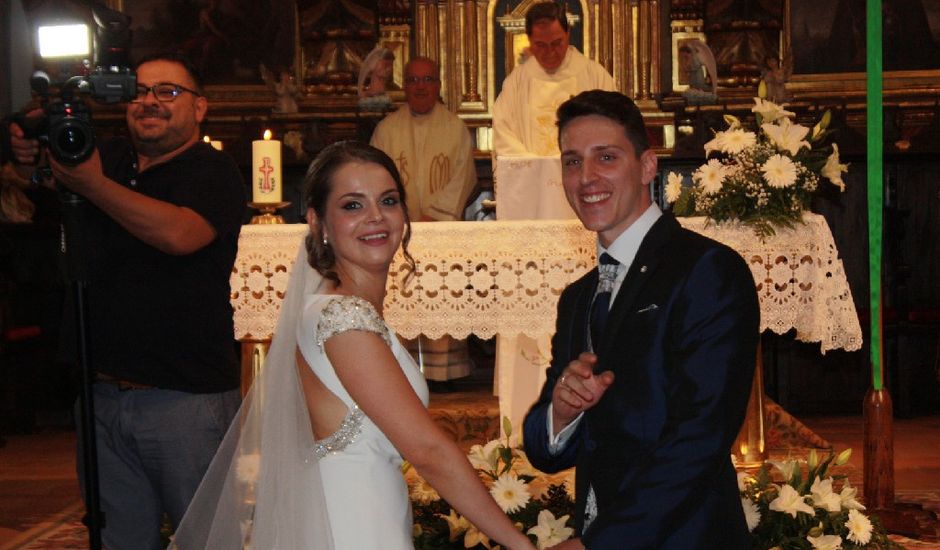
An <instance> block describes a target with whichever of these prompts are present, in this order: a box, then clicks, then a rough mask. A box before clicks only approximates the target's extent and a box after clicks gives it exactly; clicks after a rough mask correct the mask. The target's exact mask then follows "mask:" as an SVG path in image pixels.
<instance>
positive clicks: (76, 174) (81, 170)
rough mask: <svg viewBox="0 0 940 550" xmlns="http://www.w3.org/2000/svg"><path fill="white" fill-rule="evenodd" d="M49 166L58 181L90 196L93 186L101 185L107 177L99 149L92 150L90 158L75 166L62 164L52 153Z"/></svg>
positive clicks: (70, 188)
mask: <svg viewBox="0 0 940 550" xmlns="http://www.w3.org/2000/svg"><path fill="white" fill-rule="evenodd" d="M49 166H51V167H52V175H53V176H54V177H55V179H56V181H58V182H59V183H61V184H62V185H64V186H65V187H67V188H68V189H69V190H70V191H73V192H75V193H78V194H79V195H85V196H88V195H89V194H90V193H89V191H91V190H92V188H93V187H95V186H98V185H101V184H102V182H103V180H104V179H106V178H105V175H104V171H103V170H102V168H101V156H100V155H99V154H98V150H97V149H95V150H94V151H92V153H91V156H90V157H88V160H86V161H85V162H83V163H81V164H77V165H74V166H71V165H68V164H62V163H61V162H59V161H57V160H56V159H55V158H54V157H53V156H52V155H50V156H49Z"/></svg>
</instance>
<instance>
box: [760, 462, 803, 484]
mask: <svg viewBox="0 0 940 550" xmlns="http://www.w3.org/2000/svg"><path fill="white" fill-rule="evenodd" d="M767 462H769V463H770V464H771V465H772V466H773V467H774V468H776V469H777V470H778V471H779V472H780V475H782V476H783V480H784V481H790V479H792V478H793V474H794V473H796V471H797V470H799V469H800V461H799V460H785V461H783V462H780V461H777V460H768V461H767Z"/></svg>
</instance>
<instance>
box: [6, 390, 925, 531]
mask: <svg viewBox="0 0 940 550" xmlns="http://www.w3.org/2000/svg"><path fill="white" fill-rule="evenodd" d="M467 402H476V403H480V402H482V403H484V404H488V405H489V404H495V398H493V397H492V395H489V393H488V392H487V391H482V390H478V391H476V392H474V394H466V393H462V392H458V393H455V394H432V407H434V406H439V407H460V406H461V403H467ZM800 420H801V421H803V422H804V423H805V424H806V425H807V426H809V427H810V428H811V429H813V430H814V431H815V432H816V433H817V434H819V435H820V436H822V437H823V438H825V439H827V440H828V441H830V442H831V443H832V444H833V446H834V447H835V449H836V450H837V451H841V450H842V449H845V448H848V447H851V448H852V449H853V456H852V458H851V461H850V465H851V467H852V470H851V473H850V479H851V480H852V481H853V484H859V485H860V484H861V479H862V468H863V464H864V457H863V445H862V444H863V438H864V427H863V421H862V418H861V417H860V416H838V417H806V418H800ZM74 449H75V434H74V433H73V432H72V431H70V430H66V429H61V428H60V429H49V428H47V429H45V430H44V431H42V432H41V433H36V434H31V435H8V436H5V445H4V446H3V447H2V448H0V547H2V546H3V544H4V542H6V541H9V540H12V539H14V538H16V537H17V536H19V535H21V534H22V533H23V532H24V531H26V530H28V529H31V528H33V527H35V526H36V525H37V523H39V522H42V521H43V518H46V517H48V516H50V515H52V514H55V513H56V512H59V511H61V510H63V509H65V508H67V507H69V506H74V505H76V504H77V502H78V501H79V499H80V494H79V490H78V483H77V481H76V477H75V454H74ZM894 449H895V452H894V471H895V482H896V493H897V495H898V499H899V500H904V499H908V500H910V499H911V498H920V497H921V496H923V495H924V494H933V495H935V496H940V415H937V416H926V417H920V418H914V419H898V420H895V422H894ZM776 453H779V451H775V454H776Z"/></svg>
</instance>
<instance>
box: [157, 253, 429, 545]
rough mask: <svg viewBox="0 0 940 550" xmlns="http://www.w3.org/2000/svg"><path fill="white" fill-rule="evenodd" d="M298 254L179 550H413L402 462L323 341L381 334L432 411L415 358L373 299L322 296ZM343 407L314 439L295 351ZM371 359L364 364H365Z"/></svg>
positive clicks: (319, 281)
mask: <svg viewBox="0 0 940 550" xmlns="http://www.w3.org/2000/svg"><path fill="white" fill-rule="evenodd" d="M306 258H307V254H306V250H305V248H304V246H303V245H301V246H300V247H299V249H298V251H297V258H296V260H295V261H294V268H293V269H292V271H291V276H290V281H289V282H288V286H287V292H286V295H285V296H284V300H283V302H282V304H281V313H280V316H279V319H278V326H277V330H275V333H274V338H273V340H272V342H271V347H270V349H269V350H268V355H267V358H265V360H264V367H263V368H262V369H261V372H260V374H259V375H258V376H257V377H256V378H255V380H254V383H253V384H252V386H251V390H250V391H249V392H248V395H247V396H246V397H245V400H244V402H243V403H242V407H241V409H240V410H239V415H238V417H237V418H236V420H235V421H234V422H232V426H231V427H230V428H229V431H228V433H227V434H226V436H225V439H224V440H223V442H222V444H221V445H220V446H219V451H218V452H217V453H216V456H215V458H214V459H213V461H212V464H211V465H210V466H209V470H208V472H206V475H205V477H204V478H203V480H202V484H201V485H200V486H199V490H198V491H197V492H196V495H195V496H194V497H193V500H192V502H191V503H190V506H189V509H188V510H187V511H186V515H185V517H184V518H183V520H182V522H181V523H180V526H179V528H178V529H177V531H176V533H175V535H174V537H173V541H172V542H171V544H170V549H172V550H220V549H224V550H228V549H232V550H237V549H243V550H372V549H378V548H382V549H390V550H405V549H408V550H411V549H413V544H412V521H411V507H410V504H409V500H408V490H407V485H406V484H405V481H404V477H403V476H402V474H401V470H400V466H401V463H402V458H401V455H400V454H399V453H398V451H397V450H396V449H395V447H394V446H393V445H392V443H391V442H390V441H389V440H388V438H387V437H385V435H384V434H383V433H382V432H381V431H379V429H378V427H377V426H376V425H375V423H374V422H373V421H372V420H371V419H370V418H368V417H367V416H365V414H363V413H362V411H360V410H359V408H358V407H357V406H356V403H355V402H354V401H353V399H352V398H351V397H350V396H349V393H348V392H347V391H346V389H345V388H344V387H343V386H342V384H341V383H340V382H339V379H338V378H337V377H336V373H335V372H334V371H333V367H332V365H331V364H330V362H329V360H328V359H327V357H326V354H325V353H324V351H323V346H322V343H323V342H325V341H326V340H327V339H329V338H330V337H331V336H334V335H336V334H339V333H341V332H344V331H348V330H367V331H370V332H375V333H378V334H380V335H381V336H382V337H383V338H384V339H385V341H386V342H387V343H388V344H389V346H390V348H391V350H392V352H393V354H394V356H395V358H396V359H397V360H398V364H399V367H400V368H401V369H402V372H403V373H404V374H405V376H406V377H407V378H408V381H409V382H410V384H411V386H412V388H413V389H414V391H415V393H416V394H417V395H418V397H419V398H420V399H421V401H422V402H423V403H424V404H425V406H427V402H428V388H427V384H426V383H425V381H424V377H423V376H422V374H421V372H420V371H419V370H418V367H417V366H416V365H415V363H414V361H413V360H412V359H411V356H410V355H409V354H408V352H407V351H406V350H405V349H404V348H403V347H402V345H401V344H400V343H399V341H398V339H397V338H395V336H394V335H393V334H392V332H391V330H389V328H388V326H387V325H386V324H385V322H384V321H383V320H382V319H381V318H380V317H379V315H378V314H377V313H376V312H375V310H374V309H373V308H372V306H371V305H370V304H369V303H368V302H367V301H365V300H363V299H361V298H357V297H353V296H336V295H328V294H320V292H322V290H323V288H322V286H323V278H322V277H321V276H320V275H319V274H318V273H317V272H316V271H315V270H313V269H312V268H311V267H310V266H309V265H308V264H307V261H306ZM298 348H299V349H300V350H301V353H302V354H303V356H304V359H305V360H306V362H307V364H308V365H310V368H311V369H312V370H313V372H314V374H316V376H317V377H318V378H319V379H320V381H321V382H322V383H323V384H324V385H325V386H326V387H327V388H329V389H330V391H332V392H333V393H334V394H335V395H337V396H338V397H339V398H340V399H342V400H343V402H344V403H346V406H347V407H348V408H349V411H350V414H348V415H347V417H346V419H345V421H344V422H343V425H342V427H341V428H340V429H339V430H337V431H336V432H335V433H334V434H332V435H330V436H329V437H326V438H324V439H322V440H315V439H314V436H313V429H312V428H311V425H310V415H309V410H308V408H307V405H306V401H305V398H304V394H303V391H302V388H301V382H300V379H299V377H298V370H297V369H298V363H297V359H296V357H297V353H296V352H297V350H298ZM363 360H364V361H368V360H369V358H368V357H363Z"/></svg>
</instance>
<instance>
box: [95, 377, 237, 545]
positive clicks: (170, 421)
mask: <svg viewBox="0 0 940 550" xmlns="http://www.w3.org/2000/svg"><path fill="white" fill-rule="evenodd" d="M94 399H95V401H94V406H95V435H96V441H97V447H98V449H97V450H98V478H99V486H100V496H101V510H102V511H103V512H104V520H105V523H104V529H103V530H102V532H101V535H102V542H103V543H104V546H105V547H106V548H108V550H162V548H163V544H162V542H161V539H160V526H161V523H162V517H163V512H166V513H167V515H168V516H169V517H170V521H171V523H172V524H173V529H174V530H175V529H176V527H177V525H179V522H180V520H181V519H182V518H183V514H184V513H185V512H186V507H187V506H188V505H189V501H190V500H191V499H192V497H193V495H194V494H195V492H196V489H197V488H198V487H199V482H200V481H202V476H203V475H204V474H205V472H206V470H207V469H208V467H209V463H210V462H211V461H212V457H213V456H215V451H216V449H217V448H218V446H219V444H220V443H221V442H222V438H223V437H224V436H225V432H226V430H228V426H229V424H230V423H231V421H232V419H233V418H234V417H235V414H236V413H237V412H238V406H239V403H240V401H241V397H240V394H239V391H238V390H237V389H236V390H232V391H228V392H223V393H207V394H194V393H185V392H179V391H173V390H162V389H156V388H155V389H130V390H121V389H119V388H118V387H117V386H115V385H113V384H107V383H102V382H97V383H95V386H94ZM78 420H79V423H80V422H81V418H80V416H79V419H78ZM79 430H81V426H79ZM79 434H81V431H79ZM82 457H83V453H82V442H81V437H79V443H78V476H79V481H80V482H81V484H82V487H83V488H84V486H85V480H84V477H85V476H84V468H83V462H84V461H83V458H82Z"/></svg>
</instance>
